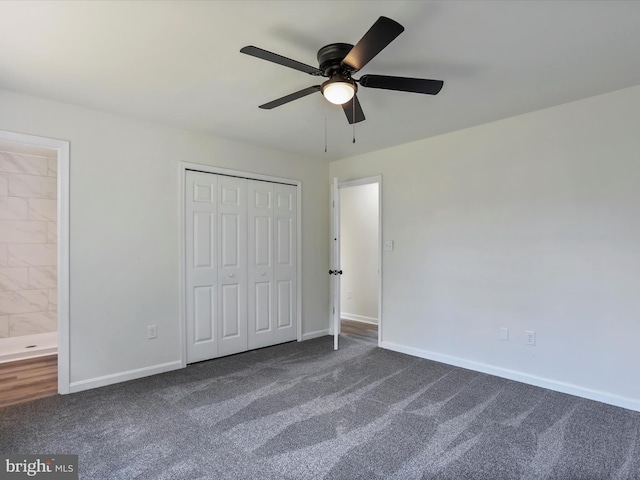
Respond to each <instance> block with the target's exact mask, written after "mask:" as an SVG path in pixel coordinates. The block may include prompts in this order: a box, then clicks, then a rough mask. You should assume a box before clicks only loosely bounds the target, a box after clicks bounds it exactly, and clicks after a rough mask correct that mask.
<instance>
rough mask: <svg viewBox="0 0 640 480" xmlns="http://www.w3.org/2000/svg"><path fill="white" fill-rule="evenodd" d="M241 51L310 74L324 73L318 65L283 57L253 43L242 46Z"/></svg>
mask: <svg viewBox="0 0 640 480" xmlns="http://www.w3.org/2000/svg"><path fill="white" fill-rule="evenodd" d="M240 53H244V54H246V55H251V56H252V57H256V58H261V59H262V60H266V61H268V62H272V63H277V64H278V65H282V66H285V67H289V68H293V69H294V70H298V71H300V72H304V73H308V74H309V75H322V72H321V71H320V70H319V69H318V68H316V67H312V66H311V65H307V64H306V63H302V62H298V61H297V60H292V59H290V58H287V57H283V56H282V55H278V54H277V53H273V52H269V51H267V50H263V49H262V48H258V47H254V46H253V45H249V46H246V47H242V48H241V49H240Z"/></svg>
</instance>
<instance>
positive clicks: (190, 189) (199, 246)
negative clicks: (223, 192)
mask: <svg viewBox="0 0 640 480" xmlns="http://www.w3.org/2000/svg"><path fill="white" fill-rule="evenodd" d="M185 178H186V186H185V187H186V189H185V190H186V195H185V197H186V198H185V217H186V218H185V227H186V240H185V254H186V255H185V256H186V258H185V264H186V269H185V270H186V279H185V284H186V295H185V296H186V298H185V300H186V302H185V303H186V318H187V322H186V324H187V362H188V363H193V362H199V361H201V360H207V359H209V358H213V357H216V356H218V333H217V332H216V325H217V316H218V304H217V289H218V270H217V247H216V245H217V240H216V239H217V236H218V233H217V231H218V222H217V208H216V205H217V202H216V199H217V189H218V177H217V176H216V175H211V174H208V173H200V172H192V171H188V172H186V177H185Z"/></svg>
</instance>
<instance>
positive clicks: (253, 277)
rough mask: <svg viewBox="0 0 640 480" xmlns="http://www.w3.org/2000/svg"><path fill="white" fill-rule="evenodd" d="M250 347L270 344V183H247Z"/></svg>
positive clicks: (271, 236) (271, 280)
mask: <svg viewBox="0 0 640 480" xmlns="http://www.w3.org/2000/svg"><path fill="white" fill-rule="evenodd" d="M248 212H249V213H248V214H249V230H248V243H249V252H248V253H249V255H248V256H249V260H248V261H249V270H248V276H249V292H250V295H249V304H248V307H249V339H248V340H249V348H259V347H264V346H267V345H272V344H273V343H274V342H273V330H274V322H273V318H274V315H273V313H274V305H273V292H274V290H275V289H274V285H273V258H274V249H273V184H272V183H269V182H260V181H256V180H250V181H249V209H248Z"/></svg>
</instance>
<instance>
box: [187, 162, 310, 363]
mask: <svg viewBox="0 0 640 480" xmlns="http://www.w3.org/2000/svg"><path fill="white" fill-rule="evenodd" d="M179 168H180V172H179V175H178V177H179V181H180V185H179V192H180V211H179V218H180V244H179V245H180V252H179V254H180V279H179V284H180V332H179V333H180V350H181V352H180V358H181V363H182V367H186V366H187V335H186V328H187V324H186V317H187V316H186V245H185V238H186V221H185V194H186V178H185V177H186V172H187V171H188V170H193V171H196V172H202V173H212V174H216V175H228V176H231V177H240V178H247V179H249V180H262V181H266V182H274V183H283V184H286V185H293V186H295V187H296V190H297V195H296V196H297V208H296V210H297V212H296V216H297V219H296V220H297V221H296V225H297V228H296V230H297V231H296V246H297V248H296V277H297V282H296V293H295V295H296V300H297V301H296V324H297V325H296V332H297V341H298V342H301V341H302V182H301V181H300V180H295V179H292V178H283V177H274V176H271V175H263V174H260V173H253V172H247V171H242V170H232V169H228V168H221V167H216V166H212V165H202V164H198V163H191V162H180V163H179Z"/></svg>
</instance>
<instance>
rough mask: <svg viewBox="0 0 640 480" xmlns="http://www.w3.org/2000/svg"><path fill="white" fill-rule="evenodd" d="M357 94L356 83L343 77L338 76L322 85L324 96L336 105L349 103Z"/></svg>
mask: <svg viewBox="0 0 640 480" xmlns="http://www.w3.org/2000/svg"><path fill="white" fill-rule="evenodd" d="M355 94H356V84H355V82H354V81H353V80H351V79H347V78H344V77H342V76H338V75H336V76H334V77H331V79H330V80H327V81H326V82H324V83H323V84H322V95H324V98H326V99H327V100H329V101H330V102H331V103H333V104H335V105H343V104H345V103H347V102H348V101H349V100H351V99H352V98H353V96H354V95H355Z"/></svg>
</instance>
